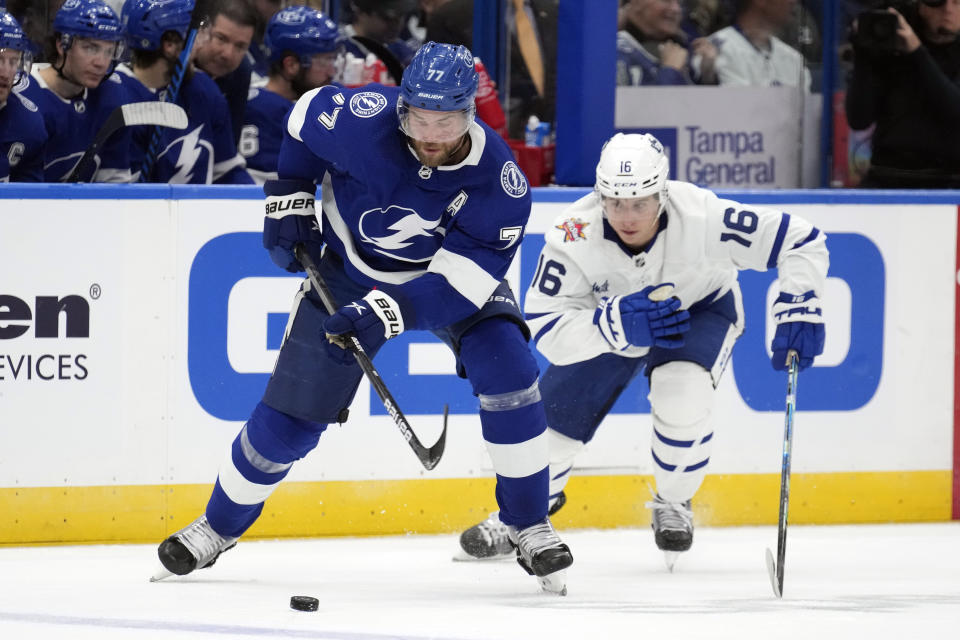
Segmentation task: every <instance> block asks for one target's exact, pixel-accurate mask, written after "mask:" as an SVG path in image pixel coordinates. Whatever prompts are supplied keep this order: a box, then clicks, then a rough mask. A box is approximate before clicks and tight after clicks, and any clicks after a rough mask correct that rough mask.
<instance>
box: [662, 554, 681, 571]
mask: <svg viewBox="0 0 960 640" xmlns="http://www.w3.org/2000/svg"><path fill="white" fill-rule="evenodd" d="M679 558H680V552H679V551H664V552H663V561H664V562H665V563H666V565H667V571H669V572H670V573H673V568H674V567H675V566H676V565H677V560H678V559H679Z"/></svg>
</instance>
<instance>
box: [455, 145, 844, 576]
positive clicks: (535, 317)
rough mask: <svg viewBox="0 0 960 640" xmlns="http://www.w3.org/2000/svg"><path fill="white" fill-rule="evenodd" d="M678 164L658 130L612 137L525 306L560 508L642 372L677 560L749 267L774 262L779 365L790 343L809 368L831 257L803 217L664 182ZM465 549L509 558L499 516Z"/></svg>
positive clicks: (664, 525) (659, 500)
mask: <svg viewBox="0 0 960 640" xmlns="http://www.w3.org/2000/svg"><path fill="white" fill-rule="evenodd" d="M668 169H669V162H668V160H667V157H666V155H665V154H664V151H663V147H662V146H661V145H660V142H659V141H658V140H657V139H656V138H654V137H653V136H650V135H640V134H629V135H625V134H617V135H616V136H614V137H613V138H612V139H611V140H610V141H609V142H608V143H607V144H606V146H605V147H604V149H603V151H602V153H601V154H600V162H599V164H598V165H597V172H596V187H595V191H594V193H591V194H589V195H587V196H585V197H583V198H581V199H580V200H578V201H577V202H575V203H573V204H572V205H570V206H569V207H568V208H567V209H566V210H565V211H564V212H563V213H562V214H561V215H560V216H559V217H558V218H557V219H556V220H555V221H554V224H553V225H551V227H550V228H549V230H548V231H547V233H546V237H545V239H546V244H545V246H544V249H543V251H542V253H541V255H540V260H539V262H538V265H539V266H538V269H537V273H536V274H535V275H534V279H533V282H532V283H531V287H530V289H529V291H528V292H527V297H526V301H525V303H524V311H525V313H526V319H527V322H528V323H529V324H530V330H531V331H532V332H533V334H534V342H536V344H537V348H538V349H539V350H540V352H541V353H542V354H543V355H544V356H545V357H546V358H547V359H548V360H549V361H550V363H551V365H550V367H549V368H548V369H547V370H546V371H545V372H544V374H543V377H542V379H541V381H540V387H541V391H542V393H543V400H544V405H545V407H546V413H547V423H548V425H549V429H548V430H547V434H548V441H549V443H550V509H551V512H555V511H556V510H558V509H560V508H561V507H562V506H563V504H564V502H565V501H566V496H565V494H564V487H565V486H566V483H567V480H568V479H569V477H570V471H571V468H572V466H573V461H574V458H575V457H576V455H577V453H578V452H579V451H580V450H581V449H582V448H583V446H584V444H585V443H587V442H589V441H590V440H591V439H592V438H593V436H594V434H595V432H596V430H597V427H598V426H599V425H600V422H601V421H602V420H603V418H604V416H606V414H607V412H608V411H609V410H610V408H611V407H612V406H613V404H614V403H615V402H616V400H617V398H618V397H619V396H620V394H621V393H622V392H623V390H624V389H625V388H626V387H627V385H628V384H629V383H630V381H631V380H632V379H633V378H634V377H636V376H637V375H639V374H640V372H641V371H645V373H646V376H647V378H648V381H649V386H650V395H649V399H650V406H651V413H650V418H651V421H652V423H653V435H652V438H651V455H652V459H653V468H654V478H655V480H656V489H657V493H656V495H655V496H653V499H652V500H651V501H650V502H648V503H647V507H648V508H650V509H651V510H652V526H653V530H654V540H655V542H656V544H657V547H658V548H660V549H661V550H663V551H664V552H665V554H666V560H667V564H668V566H669V567H670V568H672V567H673V562H674V561H675V560H676V557H677V555H676V554H678V553H680V552H683V551H686V550H688V549H690V546H691V545H692V543H693V514H692V512H691V499H692V498H693V496H694V494H695V493H696V492H697V490H698V488H699V487H700V484H701V483H702V482H703V479H704V476H705V475H706V473H707V468H708V463H709V460H710V453H711V449H712V447H713V442H714V439H713V435H714V422H715V409H714V395H715V393H714V390H715V388H716V386H717V384H718V383H719V381H720V377H721V375H722V374H723V370H724V367H725V366H726V363H727V360H728V358H729V357H730V352H731V349H732V348H733V343H734V342H735V341H736V339H737V338H738V337H739V336H740V334H741V333H742V331H743V326H744V319H743V304H742V301H741V295H740V286H739V284H738V282H737V274H738V272H739V271H740V270H742V269H754V270H758V271H765V270H767V269H771V268H774V267H776V269H777V275H778V284H779V290H780V295H779V297H778V298H777V299H776V300H775V302H774V304H773V318H774V322H775V323H776V331H775V334H774V338H773V342H772V345H771V351H772V354H773V355H772V360H771V362H772V364H773V366H774V368H775V369H779V370H783V369H786V367H787V362H786V360H787V353H788V352H790V351H794V352H796V353H797V355H798V357H799V360H798V364H799V367H800V368H801V369H805V368H806V367H809V366H810V365H811V364H812V363H813V360H814V358H815V357H816V356H818V355H820V354H821V353H822V351H823V344H824V325H823V315H822V312H821V299H822V296H823V290H824V286H825V282H826V274H827V267H828V263H829V257H828V253H827V248H826V237H825V235H824V234H823V233H822V232H821V231H820V230H819V229H817V228H816V227H814V226H813V225H811V224H810V223H809V222H807V221H806V220H804V219H802V218H800V217H798V216H791V215H789V214H786V213H783V212H782V211H777V210H774V209H768V208H765V207H753V206H750V207H745V206H743V205H741V204H739V203H737V202H734V201H732V200H724V199H720V198H718V197H717V196H716V195H714V194H713V193H712V192H710V191H708V190H706V189H701V188H699V187H696V186H694V185H692V184H689V183H686V182H678V181H668V180H667V173H668ZM666 283H670V287H666V286H664V287H662V288H661V285H665V284H666ZM667 288H669V289H670V294H669V295H667V294H665V293H663V291H664V289H667ZM658 290H659V291H660V292H661V293H662V295H657V294H656V292H657V291H658ZM754 321H755V322H762V320H761V319H754ZM460 545H461V547H462V550H463V551H464V552H465V554H466V555H467V556H468V557H473V558H491V557H497V556H507V555H511V554H512V553H513V543H512V542H511V540H510V537H509V535H508V532H507V528H506V526H505V525H504V524H503V523H502V522H501V520H500V518H498V517H497V514H496V513H494V514H491V516H490V517H489V518H487V519H486V520H485V521H483V522H481V523H480V524H478V525H476V526H474V527H471V528H470V529H468V530H467V531H465V532H464V533H463V534H462V535H461V538H460Z"/></svg>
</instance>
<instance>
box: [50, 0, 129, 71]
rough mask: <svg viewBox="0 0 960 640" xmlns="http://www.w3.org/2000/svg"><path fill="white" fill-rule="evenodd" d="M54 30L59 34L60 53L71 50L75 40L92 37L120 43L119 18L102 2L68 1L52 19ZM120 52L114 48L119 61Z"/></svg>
mask: <svg viewBox="0 0 960 640" xmlns="http://www.w3.org/2000/svg"><path fill="white" fill-rule="evenodd" d="M53 31H54V33H59V34H60V42H61V44H63V50H64V51H66V50H67V49H69V48H70V45H71V44H72V42H73V39H74V38H91V39H93V40H107V41H109V42H118V43H119V42H122V40H123V27H122V26H121V24H120V18H119V17H117V14H116V13H114V11H113V9H111V8H110V5H108V4H107V3H105V2H101V0H67V1H66V2H64V3H63V5H62V6H61V7H60V10H59V11H57V15H56V16H54V18H53ZM120 53H122V52H121V48H120V46H117V54H116V55H115V56H114V57H115V58H116V59H119V56H120Z"/></svg>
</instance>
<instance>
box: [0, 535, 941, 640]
mask: <svg viewBox="0 0 960 640" xmlns="http://www.w3.org/2000/svg"><path fill="white" fill-rule="evenodd" d="M561 535H562V536H563V537H564V539H565V540H566V541H567V542H568V543H569V544H570V547H571V549H572V550H573V554H574V558H575V562H574V565H573V567H571V568H570V570H569V571H568V588H569V595H568V596H567V597H565V598H561V597H558V596H550V595H546V594H542V593H539V591H538V587H537V583H536V580H535V579H534V578H532V577H530V576H528V575H526V573H524V572H523V570H522V569H521V568H520V567H518V566H517V565H516V563H515V562H513V561H511V560H506V561H486V562H453V561H452V560H451V558H452V556H453V554H454V552H455V550H456V548H457V538H456V536H454V535H440V536H419V535H411V536H402V537H388V538H349V539H343V538H330V539H319V540H292V541H288V540H284V541H241V543H240V544H239V545H238V546H237V547H236V548H235V549H234V550H232V551H229V552H228V553H227V554H226V555H224V556H222V557H221V558H220V560H219V561H218V563H217V564H216V566H214V567H211V568H209V569H204V570H201V571H198V572H196V573H194V574H193V575H190V576H187V577H185V578H177V577H174V578H169V579H168V580H166V581H163V582H160V583H155V584H151V583H150V582H149V577H150V575H151V574H152V573H153V571H154V569H155V568H156V567H157V566H158V563H157V561H156V549H155V546H143V545H116V546H76V547H58V546H48V547H18V548H14V547H7V548H2V549H0V638H2V639H3V640H20V639H29V640H34V639H41V638H58V639H59V638H70V639H71V640H112V639H114V638H116V639H120V638H123V639H129V640H147V639H155V638H177V639H178V640H180V639H183V640H193V639H201V638H203V639H207V640H209V639H212V638H268V639H269V638H311V639H317V640H386V639H389V638H396V639H420V638H424V639H425V638H435V639H455V638H456V639H476V640H487V639H490V640H492V639H499V638H511V639H513V638H516V639H518V640H519V639H522V640H529V639H532V638H544V639H545V640H564V639H568V638H569V639H573V638H578V639H579V638H584V639H586V638H590V639H594V638H631V639H640V640H686V639H688V638H705V639H708V640H714V639H722V638H737V639H738V640H746V639H752V638H758V639H762V640H782V639H789V638H797V639H799V638H803V639H804V640H826V639H829V638H843V639H845V640H846V639H852V640H856V639H859V638H865V639H869V640H886V639H891V640H892V639H894V638H896V639H897V640H900V639H901V638H914V637H921V638H938V639H946V638H957V637H960V544H958V543H960V523H942V524H909V525H857V526H839V527H838V526H830V527H827V526H823V527H812V526H805V527H800V526H793V527H791V528H790V531H789V538H788V546H787V558H786V563H785V564H786V579H785V585H784V599H783V600H777V599H776V598H775V597H774V595H773V592H772V590H771V588H770V583H769V580H768V578H767V572H766V568H765V566H764V550H765V548H767V547H771V548H772V549H773V550H774V551H775V550H776V529H775V528H774V527H750V528H712V529H706V528H700V529H698V530H697V531H696V534H695V541H694V546H693V549H692V550H691V551H690V552H688V553H686V554H683V555H682V556H681V557H680V560H679V562H678V563H677V567H676V571H675V572H674V573H673V574H670V573H668V572H667V570H666V567H665V565H664V561H663V557H662V554H661V553H660V552H659V551H658V550H657V549H656V548H655V546H654V544H653V535H652V533H651V532H650V530H649V529H622V530H616V531H568V532H564V531H561ZM292 595H312V596H315V597H317V598H319V599H320V610H319V611H318V612H315V613H304V612H298V611H293V610H291V609H290V608H289V600H290V596H292Z"/></svg>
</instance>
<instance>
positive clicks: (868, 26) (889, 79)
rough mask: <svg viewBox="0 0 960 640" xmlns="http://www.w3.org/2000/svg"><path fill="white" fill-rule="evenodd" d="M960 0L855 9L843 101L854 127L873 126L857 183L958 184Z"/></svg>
mask: <svg viewBox="0 0 960 640" xmlns="http://www.w3.org/2000/svg"><path fill="white" fill-rule="evenodd" d="M958 36H960V0H920V1H919V2H915V3H911V4H907V5H902V6H900V7H898V8H893V7H888V8H886V9H879V10H875V11H867V12H865V13H862V14H860V15H859V16H858V17H857V20H856V22H855V24H854V31H853V37H852V42H853V50H854V64H853V72H852V74H851V77H850V80H849V86H848V90H847V98H846V111H847V120H848V122H849V123H850V127H851V128H853V129H866V128H867V127H869V126H870V125H871V124H874V123H876V129H875V130H874V133H873V139H872V143H871V146H872V154H871V158H870V165H871V166H870V170H869V171H868V173H867V175H866V177H865V178H864V180H863V182H862V183H861V186H864V187H874V188H895V189H896V188H914V189H950V188H960V40H958Z"/></svg>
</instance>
